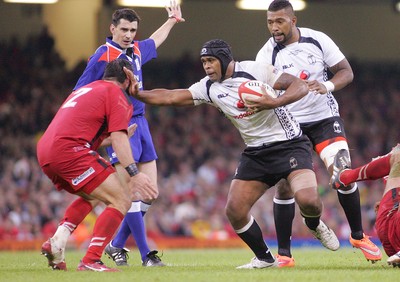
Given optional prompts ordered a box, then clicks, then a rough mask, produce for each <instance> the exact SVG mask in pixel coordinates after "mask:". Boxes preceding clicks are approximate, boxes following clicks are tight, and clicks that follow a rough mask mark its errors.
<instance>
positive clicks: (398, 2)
mask: <svg viewBox="0 0 400 282" xmlns="http://www.w3.org/2000/svg"><path fill="white" fill-rule="evenodd" d="M392 5H393V10H394V11H395V12H396V13H400V0H393V3H392Z"/></svg>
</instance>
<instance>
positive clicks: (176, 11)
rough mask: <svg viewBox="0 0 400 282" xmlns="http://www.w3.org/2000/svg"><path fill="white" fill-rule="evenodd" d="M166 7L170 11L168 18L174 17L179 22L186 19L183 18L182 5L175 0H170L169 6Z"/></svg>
mask: <svg viewBox="0 0 400 282" xmlns="http://www.w3.org/2000/svg"><path fill="white" fill-rule="evenodd" d="M165 9H166V10H167V12H168V18H174V19H175V20H176V22H178V23H181V22H184V21H185V19H184V18H182V11H181V6H180V5H179V4H177V3H176V1H175V0H172V1H170V3H169V6H166V7H165Z"/></svg>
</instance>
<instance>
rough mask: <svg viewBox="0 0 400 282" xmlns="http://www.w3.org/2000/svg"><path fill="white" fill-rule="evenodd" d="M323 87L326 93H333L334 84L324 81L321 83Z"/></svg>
mask: <svg viewBox="0 0 400 282" xmlns="http://www.w3.org/2000/svg"><path fill="white" fill-rule="evenodd" d="M322 84H323V85H325V87H326V92H333V91H334V90H335V84H333V82H332V81H329V80H327V81H324V82H322Z"/></svg>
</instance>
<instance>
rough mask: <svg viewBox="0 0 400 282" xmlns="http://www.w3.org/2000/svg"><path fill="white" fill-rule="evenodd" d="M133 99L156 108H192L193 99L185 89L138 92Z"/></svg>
mask: <svg viewBox="0 0 400 282" xmlns="http://www.w3.org/2000/svg"><path fill="white" fill-rule="evenodd" d="M135 98H137V99H139V100H141V101H142V102H145V103H146V104H151V105H158V106H193V105H194V103H193V97H192V94H191V93H190V91H189V90H187V89H173V90H168V89H153V90H145V91H140V92H139V94H138V95H136V96H135Z"/></svg>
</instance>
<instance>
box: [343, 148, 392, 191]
mask: <svg viewBox="0 0 400 282" xmlns="http://www.w3.org/2000/svg"><path fill="white" fill-rule="evenodd" d="M390 156H391V154H387V155H384V156H382V157H378V158H376V159H373V160H372V161H371V162H369V163H367V164H366V165H363V166H360V167H358V168H354V169H349V170H345V171H343V172H342V173H341V174H340V181H341V182H342V183H343V184H344V185H346V186H347V185H349V184H351V183H353V182H356V181H362V180H376V179H381V178H382V177H384V176H386V175H388V174H389V172H390Z"/></svg>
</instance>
